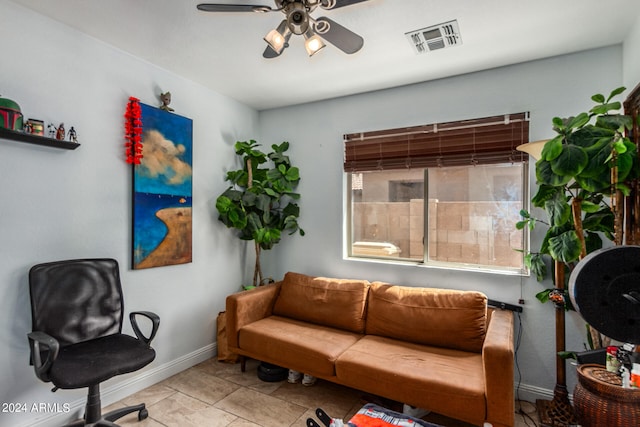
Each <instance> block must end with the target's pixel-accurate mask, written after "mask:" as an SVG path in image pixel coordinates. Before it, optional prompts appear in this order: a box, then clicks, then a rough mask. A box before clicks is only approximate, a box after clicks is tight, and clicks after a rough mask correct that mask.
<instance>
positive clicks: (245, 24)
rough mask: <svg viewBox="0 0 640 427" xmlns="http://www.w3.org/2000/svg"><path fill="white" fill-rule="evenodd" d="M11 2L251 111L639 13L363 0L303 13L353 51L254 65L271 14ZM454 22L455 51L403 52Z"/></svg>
mask: <svg viewBox="0 0 640 427" xmlns="http://www.w3.org/2000/svg"><path fill="white" fill-rule="evenodd" d="M13 1H14V2H15V3H18V4H21V5H24V6H26V7H28V8H31V9H33V10H35V11H37V12H39V13H42V14H44V15H47V16H49V17H51V18H53V19H55V20H57V21H60V22H63V23H65V24H67V25H69V26H70V27H73V28H76V29H78V30H80V31H82V32H84V33H87V34H89V35H91V36H92V37H94V38H96V39H99V40H102V41H104V42H105V43H108V44H110V45H113V46H115V47H117V48H118V49H121V50H123V51H126V52H129V53H130V54H132V55H135V56H137V57H139V58H143V59H145V60H147V61H149V62H150V63H153V64H156V65H158V66H160V67H162V68H164V69H166V70H169V71H171V72H173V73H175V74H178V75H181V76H183V77H186V78H188V79H191V80H193V81H196V82H198V83H200V84H202V85H203V86H206V87H208V88H211V89H212V90H214V91H216V92H218V93H221V94H224V95H227V96H230V97H232V98H235V99H237V100H239V101H241V102H243V103H245V104H247V105H249V106H252V107H255V108H256V109H259V110H263V109H268V108H274V107H280V106H286V105H294V104H299V103H304V102H309V101H315V100H321V99H327V98H334V97H338V96H343V95H350V94H355V93H360V92H366V91H371V90H377V89H384V88H389V87H394V86H399V85H405V84H410V83H416V82H421V81H427V80H432V79H438V78H442V77H447V76H452V75H459V74H464V73H468V72H473V71H478V70H484V69H489V68H494V67H499V66H504V65H509V64H514V63H519V62H524V61H529V60H534V59H539V58H544V57H549V56H555V55H561V54H566V53H570V52H577V51H581V50H585V49H590V48H595V47H602V46H608V45H612V44H618V43H620V42H622V41H623V40H624V38H625V36H626V35H627V34H628V32H629V30H630V29H631V27H632V25H633V24H634V23H635V22H636V21H637V20H638V17H639V16H640V1H638V0H529V1H521V0H520V1H518V0H484V1H480V0H369V1H366V2H363V3H360V4H356V5H352V6H348V7H344V8H340V9H335V10H331V11H325V10H322V9H320V8H318V9H317V10H316V11H315V12H314V13H313V16H314V17H316V18H317V17H319V16H327V17H329V18H331V19H333V20H334V21H336V22H338V23H339V24H341V25H343V26H345V27H347V28H349V29H350V30H352V31H354V32H356V33H357V34H359V35H361V36H362V37H363V38H364V40H365V42H364V47H363V48H362V50H361V51H359V52H357V53H356V54H353V55H346V54H344V53H342V52H341V51H339V50H338V49H337V48H335V47H333V46H331V45H328V46H327V47H326V48H325V49H323V50H322V51H320V52H319V53H318V54H316V55H315V56H313V57H311V58H310V57H308V56H307V54H306V52H305V49H304V46H303V43H302V38H301V37H300V36H293V37H292V39H291V41H290V47H289V48H288V49H286V50H285V52H284V53H283V54H282V55H281V56H280V57H279V58H276V59H264V58H263V57H262V52H263V51H264V48H265V46H266V45H265V42H264V41H263V40H262V38H263V37H264V35H265V34H266V33H267V32H268V31H269V30H271V29H272V28H274V27H276V26H277V25H278V23H279V22H280V21H281V20H282V18H283V15H282V14H281V13H280V12H271V13H267V14H260V13H224V14H223V13H205V12H200V11H198V10H197V9H196V5H197V4H198V3H203V2H206V1H205V0H135V1H132V0H108V1H106V0H56V1H46V0H13ZM212 2H215V3H226V4H251V5H260V4H264V5H268V6H271V7H275V5H274V3H273V0H214V1H212ZM454 19H456V20H457V21H458V25H459V27H460V34H461V38H462V45H460V46H456V47H452V48H448V49H443V50H439V51H434V52H430V53H426V54H421V55H417V54H416V53H414V50H413V48H412V46H411V45H410V43H409V42H408V40H407V38H406V36H405V33H407V32H410V31H414V30H417V29H421V28H425V27H428V26H431V25H435V24H439V23H442V22H446V21H451V20H454ZM160 83H161V82H160ZM166 89H168V90H170V89H171V88H166ZM174 96H176V94H174Z"/></svg>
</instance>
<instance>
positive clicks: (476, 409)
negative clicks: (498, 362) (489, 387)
mask: <svg viewBox="0 0 640 427" xmlns="http://www.w3.org/2000/svg"><path fill="white" fill-rule="evenodd" d="M336 375H337V377H338V378H337V379H338V381H339V382H340V383H341V384H345V385H347V386H352V387H354V386H355V387H357V388H358V389H360V390H363V391H366V392H369V393H372V394H375V395H378V396H383V397H387V398H389V399H393V400H396V401H400V402H404V403H407V404H409V405H412V406H416V407H419V408H424V409H429V410H433V411H437V412H438V413H440V414H443V415H447V416H450V417H453V418H458V419H461V420H464V421H467V422H470V423H472V424H474V425H482V421H483V420H484V419H485V417H486V401H485V383H484V371H483V368H482V355H480V354H476V353H471V352H466V351H460V350H452V349H446V348H440V347H431V346H425V345H421V344H414V343H408V342H403V341H399V340H394V339H391V338H385V337H377V336H371V335H367V336H365V337H363V338H362V339H361V340H359V341H358V342H357V343H355V344H354V345H352V346H351V347H350V348H349V349H348V350H347V351H345V352H344V353H343V354H342V355H341V356H340V357H339V358H338V360H337V361H336Z"/></svg>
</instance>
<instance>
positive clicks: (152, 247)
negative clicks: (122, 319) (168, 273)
mask: <svg viewBox="0 0 640 427" xmlns="http://www.w3.org/2000/svg"><path fill="white" fill-rule="evenodd" d="M140 110H141V111H140V112H141V119H142V158H141V159H140V164H136V165H135V166H134V173H133V269H134V270H137V269H143V268H151V267H160V266H166V265H176V264H186V263H190V262H191V260H192V246H191V240H192V239H191V234H192V232H191V230H192V221H191V211H192V200H191V196H192V176H193V172H192V164H193V156H192V149H193V126H192V121H191V119H188V118H186V117H182V116H179V115H177V114H174V113H170V112H167V111H163V110H161V109H159V108H156V107H151V106H149V105H145V104H142V103H140Z"/></svg>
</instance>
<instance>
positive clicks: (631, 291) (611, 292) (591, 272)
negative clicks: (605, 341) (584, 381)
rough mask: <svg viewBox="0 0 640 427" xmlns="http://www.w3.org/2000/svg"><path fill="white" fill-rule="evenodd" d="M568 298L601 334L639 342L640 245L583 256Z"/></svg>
mask: <svg viewBox="0 0 640 427" xmlns="http://www.w3.org/2000/svg"><path fill="white" fill-rule="evenodd" d="M569 297H570V298H571V302H573V306H574V307H575V309H576V310H577V311H578V312H579V313H580V314H581V315H582V317H583V318H584V320H585V321H586V322H587V323H588V324H590V325H591V326H593V327H594V328H595V329H596V330H598V332H600V333H602V334H604V335H606V336H608V337H610V338H613V339H615V340H618V341H620V342H628V343H634V344H638V343H640V246H614V247H610V248H605V249H599V250H597V251H595V252H592V253H590V254H589V255H587V256H586V257H584V259H582V261H580V262H579V263H578V264H577V265H576V268H575V269H574V270H573V272H571V276H570V277H569Z"/></svg>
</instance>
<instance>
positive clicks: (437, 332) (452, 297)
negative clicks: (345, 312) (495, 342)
mask: <svg viewBox="0 0 640 427" xmlns="http://www.w3.org/2000/svg"><path fill="white" fill-rule="evenodd" d="M486 330H487V297H486V296H485V295H484V294H482V293H480V292H475V291H456V290H447V289H432V288H413V287H407V286H392V285H389V284H386V283H380V282H374V283H372V284H371V289H370V290H369V302H368V308H367V321H366V333H367V334H370V335H380V336H383V337H389V338H397V339H401V340H403V341H410V342H414V343H418V344H425V345H432V346H437V347H445V348H451V349H457V350H464V351H472V352H475V353H480V352H482V344H483V343H484V337H485V333H486Z"/></svg>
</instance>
